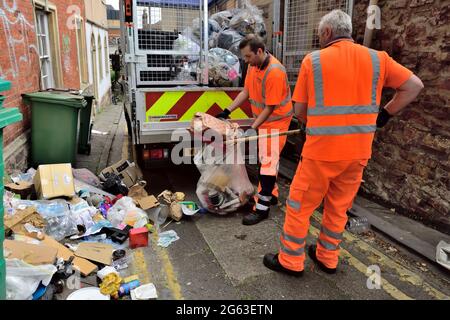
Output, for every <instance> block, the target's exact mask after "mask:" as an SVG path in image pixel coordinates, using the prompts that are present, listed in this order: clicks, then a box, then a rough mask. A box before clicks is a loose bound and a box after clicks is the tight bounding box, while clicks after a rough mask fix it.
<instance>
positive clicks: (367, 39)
mask: <svg viewBox="0 0 450 320" xmlns="http://www.w3.org/2000/svg"><path fill="white" fill-rule="evenodd" d="M376 5H378V0H370V2H369V7H370V6H376ZM367 9H368V8H367ZM367 22H368V19H367V20H366V31H365V32H364V43H363V44H364V46H366V47H368V48H370V45H371V44H372V37H373V29H374V28H372V29H369V28H367Z"/></svg>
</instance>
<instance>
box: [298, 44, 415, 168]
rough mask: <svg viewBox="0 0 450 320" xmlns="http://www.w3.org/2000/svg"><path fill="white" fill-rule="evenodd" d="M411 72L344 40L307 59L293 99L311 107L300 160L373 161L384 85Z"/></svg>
mask: <svg viewBox="0 0 450 320" xmlns="http://www.w3.org/2000/svg"><path fill="white" fill-rule="evenodd" d="M411 74H412V72H411V71H409V70H408V69H407V68H405V67H403V66H401V65H400V64H398V63H397V62H395V61H394V60H393V59H392V58H391V57H389V55H388V54H387V53H386V52H383V51H376V50H372V49H369V48H367V47H364V46H361V45H358V44H355V43H353V41H352V40H351V39H341V40H338V41H337V42H334V43H332V44H331V45H329V46H328V47H326V48H324V49H322V50H318V51H314V52H312V53H311V54H309V55H307V56H306V57H305V59H303V62H302V67H301V69H300V73H299V77H298V80H297V85H296V87H295V90H294V94H293V100H294V101H295V102H302V103H307V104H308V111H307V124H306V135H307V136H306V142H305V145H304V147H303V152H302V156H303V157H305V158H309V159H313V160H321V161H341V160H356V159H369V158H370V157H371V153H372V141H373V137H374V133H375V130H376V119H377V115H378V111H379V105H380V100H381V91H382V89H383V86H387V87H392V88H398V87H399V86H401V85H402V84H403V83H404V82H405V81H406V80H408V79H409V77H410V76H411Z"/></svg>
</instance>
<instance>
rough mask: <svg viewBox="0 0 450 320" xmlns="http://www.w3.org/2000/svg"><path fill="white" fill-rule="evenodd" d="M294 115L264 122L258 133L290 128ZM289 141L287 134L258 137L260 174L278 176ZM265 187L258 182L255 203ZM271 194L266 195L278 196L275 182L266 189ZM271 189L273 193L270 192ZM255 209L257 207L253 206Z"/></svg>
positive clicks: (273, 132) (280, 131)
mask: <svg viewBox="0 0 450 320" xmlns="http://www.w3.org/2000/svg"><path fill="white" fill-rule="evenodd" d="M291 119H292V117H288V118H285V119H282V120H278V121H277V122H274V123H264V124H263V125H262V126H261V128H260V129H259V130H258V134H260V135H264V134H278V133H282V132H286V131H288V130H289V124H290V122H291ZM286 141H287V136H275V137H271V138H260V139H258V158H259V161H260V164H261V167H260V170H259V174H260V175H265V176H274V177H277V176H278V168H279V166H280V155H281V151H282V150H283V148H284V146H285V144H286ZM261 191H263V187H262V186H261V181H259V182H258V194H257V195H255V203H257V202H258V199H259V197H260V194H261ZM264 191H267V192H269V194H264V195H265V196H271V195H272V196H275V197H277V198H278V196H279V195H278V185H277V184H276V183H275V185H274V186H273V189H272V190H264ZM270 191H271V194H270ZM253 210H255V207H254V208H253Z"/></svg>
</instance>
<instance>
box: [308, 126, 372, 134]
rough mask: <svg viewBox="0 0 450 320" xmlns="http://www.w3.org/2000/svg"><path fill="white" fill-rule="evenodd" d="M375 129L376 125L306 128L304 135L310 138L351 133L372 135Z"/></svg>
mask: <svg viewBox="0 0 450 320" xmlns="http://www.w3.org/2000/svg"><path fill="white" fill-rule="evenodd" d="M376 129H377V126H376V125H363V126H337V127H311V128H306V134H308V135H310V136H323V135H327V136H328V135H343V134H352V133H372V132H375V130H376Z"/></svg>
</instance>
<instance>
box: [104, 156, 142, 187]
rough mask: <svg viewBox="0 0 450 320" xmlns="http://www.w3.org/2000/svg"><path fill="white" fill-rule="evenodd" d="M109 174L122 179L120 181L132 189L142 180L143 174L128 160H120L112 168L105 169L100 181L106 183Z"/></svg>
mask: <svg viewBox="0 0 450 320" xmlns="http://www.w3.org/2000/svg"><path fill="white" fill-rule="evenodd" d="M108 173H110V174H114V175H116V176H118V177H120V180H121V181H122V182H123V183H124V184H125V186H126V187H127V188H130V187H132V186H133V185H135V184H136V183H137V182H138V181H139V180H141V179H142V172H140V170H139V168H138V167H136V165H135V163H134V162H130V161H128V160H120V161H119V162H117V163H115V164H113V165H112V166H110V167H107V168H105V169H103V170H102V171H101V172H100V175H99V177H100V180H102V181H106V180H107V179H108V175H107V174H108Z"/></svg>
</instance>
